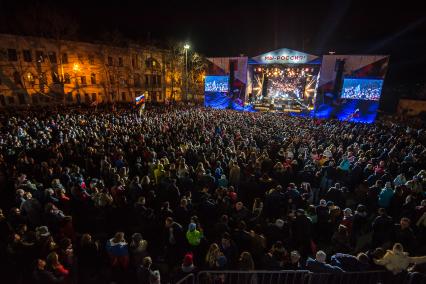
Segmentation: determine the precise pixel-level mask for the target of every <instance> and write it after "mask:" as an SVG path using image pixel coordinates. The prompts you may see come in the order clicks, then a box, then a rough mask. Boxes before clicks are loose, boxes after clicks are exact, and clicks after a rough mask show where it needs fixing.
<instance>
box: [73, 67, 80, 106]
mask: <svg viewBox="0 0 426 284" xmlns="http://www.w3.org/2000/svg"><path fill="white" fill-rule="evenodd" d="M72 70H73V71H74V80H75V89H76V90H77V94H76V98H77V103H78V104H80V102H81V97H80V90H79V86H78V79H77V73H78V72H79V71H80V65H78V63H74V65H73V67H72Z"/></svg>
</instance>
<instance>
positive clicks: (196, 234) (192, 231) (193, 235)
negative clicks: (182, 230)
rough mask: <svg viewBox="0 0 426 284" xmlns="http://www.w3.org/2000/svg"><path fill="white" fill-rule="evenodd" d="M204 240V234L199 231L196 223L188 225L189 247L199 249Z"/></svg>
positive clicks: (187, 237) (187, 238)
mask: <svg viewBox="0 0 426 284" xmlns="http://www.w3.org/2000/svg"><path fill="white" fill-rule="evenodd" d="M202 238H203V233H202V232H201V231H199V230H197V225H196V224H195V223H190V224H189V225H188V231H186V240H187V241H188V243H189V245H190V246H191V247H198V246H199V245H200V242H201V239H202Z"/></svg>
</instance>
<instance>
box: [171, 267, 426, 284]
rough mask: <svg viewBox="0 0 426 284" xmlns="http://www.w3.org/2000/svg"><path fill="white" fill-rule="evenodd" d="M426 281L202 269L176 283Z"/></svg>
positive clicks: (382, 275) (369, 274)
mask: <svg viewBox="0 0 426 284" xmlns="http://www.w3.org/2000/svg"><path fill="white" fill-rule="evenodd" d="M425 280H426V277H425V276H424V275H422V274H419V273H417V275H416V274H413V273H409V274H399V275H393V274H392V273H390V272H388V271H365V272H343V273H335V274H329V273H312V272H310V271H308V270H280V271H269V270H253V271H236V270H223V271H220V270H208V271H200V272H198V274H197V275H194V274H189V275H187V276H186V277H184V278H182V279H181V280H179V281H178V282H176V284H225V283H226V284H273V283H274V284H275V283H284V284H322V283H327V284H387V283H398V284H414V283H423V282H422V281H425ZM419 281H420V282H419Z"/></svg>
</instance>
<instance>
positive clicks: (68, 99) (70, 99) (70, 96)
mask: <svg viewBox="0 0 426 284" xmlns="http://www.w3.org/2000/svg"><path fill="white" fill-rule="evenodd" d="M67 101H69V102H72V92H69V93H67Z"/></svg>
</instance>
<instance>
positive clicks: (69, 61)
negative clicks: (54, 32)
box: [0, 34, 183, 106]
mask: <svg viewBox="0 0 426 284" xmlns="http://www.w3.org/2000/svg"><path fill="white" fill-rule="evenodd" d="M180 62H182V60H176V59H175V58H174V57H173V56H171V53H170V52H169V51H168V50H164V49H158V48H155V47H152V46H148V47H147V46H139V45H129V46H128V47H125V48H123V47H115V46H111V45H108V44H107V43H99V44H98V43H96V44H95V43H86V42H76V41H63V40H54V39H46V38H39V37H28V36H15V35H6V34H0V106H8V105H13V106H23V105H28V104H30V105H32V104H54V103H58V104H59V103H60V104H64V103H65V104H72V103H87V104H91V103H92V102H94V101H96V102H98V103H100V102H130V101H132V100H134V98H135V96H138V95H140V94H145V95H146V98H147V100H148V101H155V102H165V101H166V100H180V99H181V87H182V76H181V74H182V70H183V68H182V66H181V65H182V64H181V63H180ZM172 80H173V81H172Z"/></svg>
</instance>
